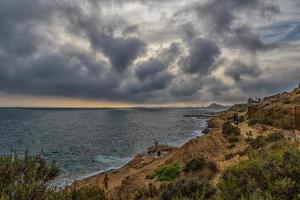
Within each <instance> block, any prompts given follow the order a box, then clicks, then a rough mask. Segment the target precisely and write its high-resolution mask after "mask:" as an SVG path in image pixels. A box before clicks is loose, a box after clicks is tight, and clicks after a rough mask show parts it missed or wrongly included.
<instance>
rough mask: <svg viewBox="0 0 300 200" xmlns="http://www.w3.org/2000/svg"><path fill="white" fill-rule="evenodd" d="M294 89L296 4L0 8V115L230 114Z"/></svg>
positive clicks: (93, 2) (267, 0)
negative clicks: (193, 109)
mask: <svg viewBox="0 0 300 200" xmlns="http://www.w3.org/2000/svg"><path fill="white" fill-rule="evenodd" d="M299 82H300V2H299V0H288V1H286V0H164V1H161V0H85V1H80V0H51V1H49V0H1V1H0V106H29V107H35V106H36V107H132V106H195V105H207V104H209V103H211V102H218V103H223V104H226V105H230V104H234V103H239V102H244V101H246V100H247V99H248V98H249V97H256V96H258V97H264V96H268V95H272V94H276V93H279V92H283V91H286V90H290V89H292V88H295V87H296V86H297V85H298V84H299Z"/></svg>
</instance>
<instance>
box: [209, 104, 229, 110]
mask: <svg viewBox="0 0 300 200" xmlns="http://www.w3.org/2000/svg"><path fill="white" fill-rule="evenodd" d="M206 108H207V109H226V108H228V107H227V106H224V105H221V104H217V103H212V104H210V105H209V106H208V107H206Z"/></svg>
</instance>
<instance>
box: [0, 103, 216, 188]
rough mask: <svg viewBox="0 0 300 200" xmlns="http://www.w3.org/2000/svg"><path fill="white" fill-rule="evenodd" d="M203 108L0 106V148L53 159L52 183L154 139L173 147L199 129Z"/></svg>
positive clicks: (103, 167)
mask: <svg viewBox="0 0 300 200" xmlns="http://www.w3.org/2000/svg"><path fill="white" fill-rule="evenodd" d="M216 111H218V110H205V109H182V108H181V109H166V108H161V109H160V108H157V109H154V108H151V109H145V108H138V109H70V108H68V109H62V108H51V109H50V108H0V154H1V155H9V154H11V152H16V153H18V154H19V155H20V156H22V155H24V152H26V151H29V153H30V154H40V153H41V154H42V156H43V157H44V158H45V159H46V160H47V161H49V162H52V161H55V162H56V163H57V165H58V166H59V168H60V175H59V177H58V178H57V179H56V180H55V181H54V185H56V186H59V187H63V186H65V185H67V184H70V183H72V182H73V181H74V180H79V179H84V178H87V177H89V176H92V175H95V174H97V173H100V172H104V171H107V170H111V169H115V168H119V167H121V166H123V165H125V164H126V163H127V162H129V161H130V160H131V159H133V157H134V156H135V155H136V154H137V153H144V152H146V151H147V148H148V147H149V146H152V145H154V143H155V141H157V142H158V143H159V144H166V145H170V146H174V147H178V146H181V145H182V144H184V143H186V142H187V141H188V140H190V139H191V138H194V137H199V136H201V135H203V133H202V131H203V129H205V128H206V126H207V121H208V120H209V116H208V115H207V114H211V113H214V112H216Z"/></svg>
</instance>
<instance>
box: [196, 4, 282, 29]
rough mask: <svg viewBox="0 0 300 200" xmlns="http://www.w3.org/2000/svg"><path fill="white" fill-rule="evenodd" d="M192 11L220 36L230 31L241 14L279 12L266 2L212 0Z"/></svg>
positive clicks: (276, 7) (197, 5)
mask: <svg viewBox="0 0 300 200" xmlns="http://www.w3.org/2000/svg"><path fill="white" fill-rule="evenodd" d="M191 9H193V10H194V11H195V12H196V13H197V15H198V16H199V17H200V18H205V19H206V21H207V24H208V25H210V27H211V28H212V29H213V30H214V31H215V32H217V33H218V34H222V33H223V32H227V31H230V30H231V29H232V27H233V25H234V22H235V21H236V20H238V19H239V15H241V14H249V13H253V12H255V13H258V14H260V15H267V14H273V13H278V12H279V7H278V6H276V5H273V4H271V3H269V2H267V1H264V0H247V1H245V0H212V1H208V2H207V3H196V4H195V5H194V6H193V7H192V8H191ZM250 17H253V15H250Z"/></svg>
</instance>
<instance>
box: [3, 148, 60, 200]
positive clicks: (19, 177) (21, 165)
mask: <svg viewBox="0 0 300 200" xmlns="http://www.w3.org/2000/svg"><path fill="white" fill-rule="evenodd" d="M58 174H59V168H58V167H57V165H56V164H55V163H52V164H50V165H48V164H47V162H46V161H45V160H44V159H43V158H42V157H41V156H40V155H37V156H29V155H28V153H25V156H24V157H23V158H19V157H18V156H17V155H10V156H1V157H0V196H1V197H2V198H3V199H18V200H23V199H24V200H25V199H28V197H30V198H31V199H46V197H47V194H48V193H50V192H51V190H50V189H48V186H49V183H50V181H52V180H54V179H55V178H56V177H57V176H58Z"/></svg>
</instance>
